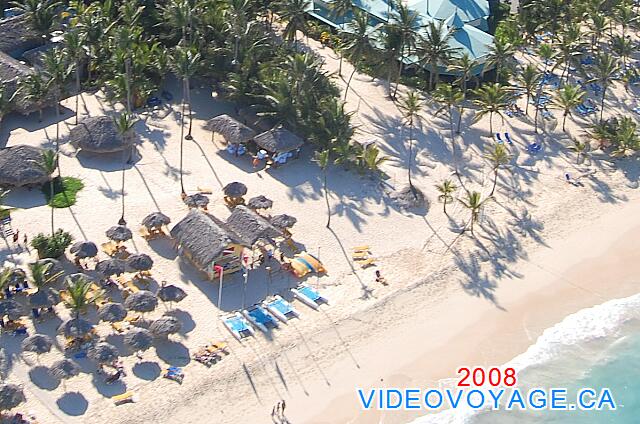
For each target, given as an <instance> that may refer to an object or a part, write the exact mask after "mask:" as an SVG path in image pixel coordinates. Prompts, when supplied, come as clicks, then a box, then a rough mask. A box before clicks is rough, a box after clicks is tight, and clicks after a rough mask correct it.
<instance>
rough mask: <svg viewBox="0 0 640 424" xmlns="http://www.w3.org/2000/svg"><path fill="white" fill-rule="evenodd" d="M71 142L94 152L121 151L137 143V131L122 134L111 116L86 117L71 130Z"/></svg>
mask: <svg viewBox="0 0 640 424" xmlns="http://www.w3.org/2000/svg"><path fill="white" fill-rule="evenodd" d="M69 141H70V142H71V144H73V145H74V146H76V147H77V148H80V149H82V150H86V151H88V152H93V153H112V152H121V151H123V150H126V149H129V148H131V146H133V144H134V143H135V131H134V130H133V129H132V130H129V131H128V132H127V133H126V134H125V135H124V137H123V136H121V135H120V133H119V132H118V129H117V127H116V124H115V122H114V121H113V119H112V118H111V117H109V116H93V117H89V118H85V119H83V120H82V121H80V123H79V124H78V125H77V126H75V127H73V128H72V129H71V131H69Z"/></svg>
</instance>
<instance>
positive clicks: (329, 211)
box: [322, 168, 331, 228]
mask: <svg viewBox="0 0 640 424" xmlns="http://www.w3.org/2000/svg"><path fill="white" fill-rule="evenodd" d="M322 172H323V174H324V176H323V189H324V201H325V202H326V203H327V228H330V227H331V205H329V191H328V190H327V169H326V168H325V169H324V170H323V171H322Z"/></svg>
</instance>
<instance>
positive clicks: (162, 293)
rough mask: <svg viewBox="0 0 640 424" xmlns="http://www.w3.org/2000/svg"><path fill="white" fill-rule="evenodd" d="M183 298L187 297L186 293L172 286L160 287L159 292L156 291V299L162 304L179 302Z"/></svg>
mask: <svg viewBox="0 0 640 424" xmlns="http://www.w3.org/2000/svg"><path fill="white" fill-rule="evenodd" d="M185 297H187V293H186V292H185V291H184V290H182V289H181V288H180V287H178V286H174V285H173V284H169V285H168V286H162V287H160V290H158V299H160V300H162V301H163V302H169V303H171V302H181V301H182V300H184V298H185Z"/></svg>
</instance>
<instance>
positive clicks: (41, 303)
mask: <svg viewBox="0 0 640 424" xmlns="http://www.w3.org/2000/svg"><path fill="white" fill-rule="evenodd" d="M58 303H60V295H59V294H58V293H56V292H55V291H54V290H52V289H50V288H48V287H41V288H39V289H38V291H37V292H36V293H34V294H32V295H30V296H29V306H31V307H32V308H49V307H51V306H54V305H57V304H58Z"/></svg>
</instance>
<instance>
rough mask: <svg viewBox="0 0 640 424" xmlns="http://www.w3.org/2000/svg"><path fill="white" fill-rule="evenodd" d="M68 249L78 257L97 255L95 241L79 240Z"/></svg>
mask: <svg viewBox="0 0 640 424" xmlns="http://www.w3.org/2000/svg"><path fill="white" fill-rule="evenodd" d="M69 251H70V252H71V253H73V254H74V255H75V256H76V258H78V259H84V258H94V257H95V256H97V255H98V247H97V246H96V244H95V243H93V242H90V241H79V242H77V243H74V244H73V245H72V246H71V249H69Z"/></svg>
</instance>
